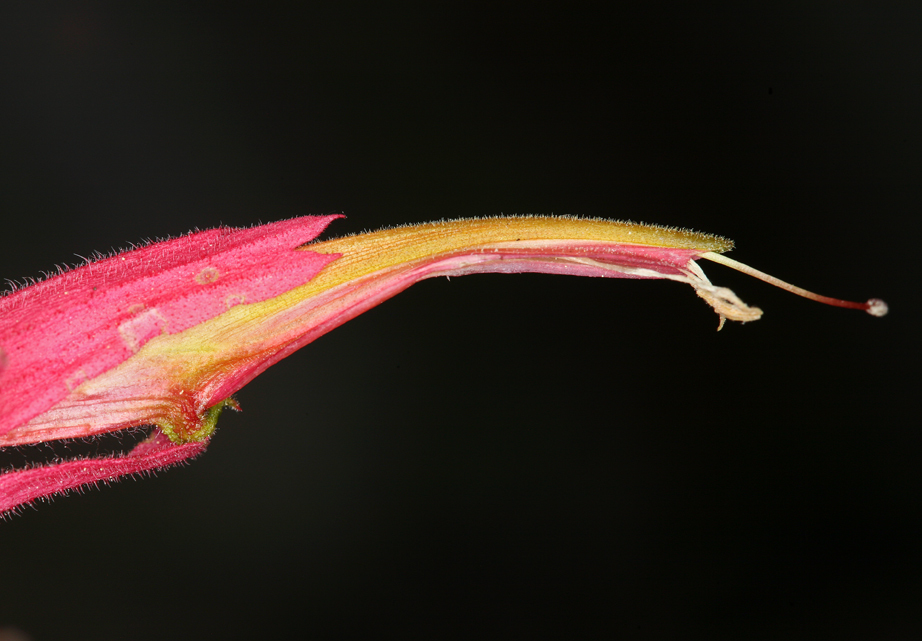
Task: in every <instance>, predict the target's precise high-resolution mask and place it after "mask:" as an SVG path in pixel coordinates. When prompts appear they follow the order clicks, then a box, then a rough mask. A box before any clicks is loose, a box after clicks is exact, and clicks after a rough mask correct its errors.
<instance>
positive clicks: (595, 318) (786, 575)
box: [0, 2, 922, 641]
mask: <svg viewBox="0 0 922 641" xmlns="http://www.w3.org/2000/svg"><path fill="white" fill-rule="evenodd" d="M312 4H313V3H307V6H306V7H305V6H302V5H300V4H298V3H290V4H289V3H279V4H266V3H263V4H259V5H255V4H254V5H253V6H252V7H251V8H249V9H245V10H239V9H235V8H231V5H228V4H225V3H210V4H209V3H197V4H196V5H195V8H190V6H189V5H188V3H163V2H149V3H148V2H132V3H86V2H81V3H77V2H64V3H32V2H19V3H16V2H10V3H4V4H3V7H2V9H0V217H2V238H3V241H4V242H3V244H2V246H3V251H2V252H0V275H2V276H3V277H8V278H11V279H19V280H21V279H22V278H24V277H28V276H37V275H39V274H40V273H41V272H42V270H49V269H52V268H53V266H54V265H55V264H66V263H75V262H78V261H79V258H78V257H77V256H78V255H80V256H87V255H89V254H91V253H92V252H93V251H96V250H99V251H103V252H105V251H108V250H110V249H112V248H118V247H125V246H127V245H128V243H130V242H137V241H141V240H143V239H149V238H155V237H163V236H166V235H176V234H180V233H184V232H186V231H188V230H189V229H191V228H193V227H199V228H208V227H214V226H216V225H219V224H222V223H223V224H227V225H233V226H242V225H250V224H253V223H256V222H259V221H263V222H268V221H273V220H279V219H283V218H288V217H292V216H297V215H303V214H324V213H332V212H344V213H345V214H346V215H347V216H348V218H347V219H345V220H343V221H338V222H336V223H334V225H333V227H332V229H331V230H330V232H329V233H328V234H327V237H330V236H332V235H337V234H339V233H346V232H353V231H361V230H365V229H374V228H377V227H380V226H383V225H389V224H395V223H404V222H416V221H426V220H431V219H438V218H443V217H446V218H448V217H463V216H484V215H495V214H500V213H505V214H514V213H543V214H549V213H554V214H572V215H585V216H604V217H610V218H622V219H632V220H643V221H647V222H655V223H661V224H669V225H678V226H684V227H692V228H696V229H701V230H705V231H710V232H714V233H718V234H723V235H726V236H729V237H731V238H734V239H735V240H736V241H737V250H736V251H734V252H733V254H732V255H733V256H734V257H735V258H737V259H738V260H742V261H744V262H747V263H749V264H751V265H753V266H755V267H758V268H761V269H764V270H766V271H768V272H770V273H773V274H775V275H777V276H779V277H782V278H787V279H790V280H792V281H794V282H796V283H798V284H800V285H803V286H805V287H808V288H811V289H815V290H816V291H819V292H821V293H825V294H829V295H833V296H842V297H845V298H852V299H857V300H864V299H866V298H868V297H870V296H879V297H881V298H884V299H885V300H887V301H888V302H889V303H890V305H891V310H892V311H891V314H890V316H889V317H887V318H885V319H882V320H879V319H874V318H871V317H869V316H867V315H866V314H862V313H859V312H853V311H847V310H838V309H832V308H826V307H823V306H820V305H817V304H815V303H811V302H809V301H806V300H804V299H800V298H797V297H794V296H791V295H789V294H786V293H784V292H781V291H777V290H774V289H772V288H770V287H768V286H766V285H763V284H762V283H759V282H757V281H754V280H751V279H748V278H746V277H743V276H741V275H738V274H735V273H733V272H730V271H729V270H726V269H724V268H722V267H720V266H711V267H709V268H708V272H709V274H710V275H711V277H712V279H713V280H715V282H717V283H718V284H723V285H727V286H730V287H732V288H733V289H734V290H735V291H736V292H737V293H738V294H740V296H741V297H742V298H743V299H744V300H746V301H747V302H749V303H751V304H755V305H758V306H760V307H762V308H763V309H764V310H765V311H766V313H765V317H764V318H763V319H762V320H761V321H759V322H757V323H752V324H748V325H738V324H731V325H729V326H728V327H726V328H725V330H724V331H722V332H720V333H719V334H718V333H716V332H715V331H714V330H715V327H716V322H717V319H716V316H715V315H714V314H713V313H712V312H711V311H710V309H709V308H708V307H707V306H706V305H705V304H704V303H703V302H701V301H700V300H698V299H697V297H696V296H695V294H694V292H693V291H692V290H691V288H688V287H685V286H682V285H678V284H675V283H668V282H639V281H610V280H602V279H578V278H567V277H554V276H540V275H519V276H501V275H489V276H472V277H467V278H458V279H452V280H451V281H450V282H447V281H445V280H444V279H438V280H433V281H427V282H424V283H421V284H419V285H417V286H414V287H413V288H411V289H410V290H409V291H407V292H405V293H403V294H401V295H400V296H399V297H397V298H395V299H393V300H391V301H388V302H387V303H385V304H384V305H382V306H381V307H379V308H376V309H374V310H372V311H371V312H369V313H367V314H365V315H363V316H362V317H360V318H358V319H356V320H354V321H352V322H350V323H348V324H347V325H345V326H343V327H341V328H339V329H337V330H336V331H335V332H333V333H331V334H329V335H327V336H325V337H323V338H321V339H320V340H318V341H317V342H315V343H314V344H312V345H310V346H308V347H307V348H305V349H304V350H302V351H301V352H299V353H298V354H296V355H295V356H293V357H291V358H289V359H287V360H286V361H283V362H282V363H280V364H279V365H277V366H275V367H273V368H272V369H270V370H269V371H268V372H267V373H266V374H264V375H263V376H261V377H260V378H258V379H257V380H256V381H254V382H253V383H252V384H250V385H249V386H247V387H246V388H245V389H244V390H243V391H241V392H240V393H239V395H238V399H239V400H240V402H241V404H242V405H243V408H244V413H243V414H233V413H231V414H228V415H225V416H224V417H222V419H221V423H220V425H219V430H218V433H217V435H216V437H215V438H214V440H213V442H212V445H211V447H210V449H209V451H208V453H207V454H206V455H205V456H203V457H202V458H200V459H199V460H197V461H195V462H194V463H192V464H191V465H189V466H188V467H185V468H181V469H174V470H170V471H167V472H163V473H161V474H159V475H158V476H157V477H156V478H152V479H145V480H138V481H132V480H128V481H123V482H121V483H119V484H116V485H113V486H110V487H106V488H101V489H99V490H90V491H87V492H86V493H84V494H79V495H78V494H72V495H71V496H69V497H67V498H59V499H56V500H55V501H54V502H53V503H51V504H48V503H40V504H38V505H37V507H36V509H35V510H33V509H31V508H27V509H25V510H24V511H23V513H22V514H21V515H19V516H15V517H13V518H11V519H9V520H8V521H6V522H2V523H0V624H4V625H9V626H14V627H16V628H18V629H20V630H23V631H25V632H26V633H28V634H29V636H30V637H31V638H33V639H35V640H37V641H41V640H45V639H65V638H66V639H84V638H86V639H89V638H92V639H141V640H143V639H162V638H195V639H228V638H282V637H283V636H285V635H288V634H292V633H295V632H298V633H303V634H304V636H308V637H310V636H313V637H320V638H322V637H327V636H330V637H335V636H344V637H348V636H363V635H367V636H368V637H369V638H372V637H374V636H380V635H396V634H399V635H401V636H404V637H408V638H414V637H417V638H418V637H424V638H434V637H442V638H444V637H457V638H476V637H478V636H481V635H488V636H499V637H504V638H510V637H518V636H541V635H550V636H558V637H563V638H601V637H608V638H612V637H615V638H689V637H695V636H698V637H702V636H707V637H710V638H733V639H742V638H747V639H759V638H764V639H774V638H785V639H801V638H803V639H807V638H809V639H816V638H823V637H838V638H843V637H854V638H874V639H898V638H909V637H910V636H914V635H918V634H920V633H922V625H920V618H922V615H920V613H919V604H920V603H922V508H920V499H922V473H920V465H919V460H920V456H919V455H920V451H922V436H920V430H919V421H918V418H917V413H916V412H915V398H914V397H915V395H917V394H918V392H917V389H918V382H919V381H918V374H917V373H915V372H916V369H915V367H913V365H914V364H915V360H917V358H918V356H919V338H918V334H917V333H914V332H911V331H910V327H911V326H915V324H916V320H917V318H918V317H917V312H918V291H919V287H918V284H917V282H916V281H915V279H914V278H912V275H913V274H914V273H916V272H917V271H918V268H917V265H916V264H915V262H914V260H912V257H913V256H914V255H916V254H917V253H918V249H917V247H916V246H917V245H918V239H919V231H920V230H919V211H920V205H922V197H920V194H922V190H920V176H922V82H920V80H922V79H920V71H919V70H920V63H922V38H920V30H922V8H920V6H919V5H918V4H915V3H904V4H901V5H899V6H891V7H883V6H880V5H879V4H878V3H847V2H835V3H822V4H815V5H814V4H809V6H800V7H797V8H791V9H788V10H785V9H781V8H777V7H775V8H765V7H762V8H754V7H747V8H740V7H738V6H736V4H734V3H727V4H726V5H723V6H716V7H715V6H674V5H672V4H669V3H650V2H647V3H641V4H642V6H643V8H642V9H636V10H632V9H627V8H621V9H617V8H616V9H613V8H611V7H609V6H607V5H592V4H578V3H542V2H535V3H530V4H529V5H527V6H522V5H503V4H496V3H494V2H463V3H422V4H419V5H410V4H399V5H386V4H385V3H348V2H341V3H336V4H335V6H316V7H313V6H311V5H312Z"/></svg>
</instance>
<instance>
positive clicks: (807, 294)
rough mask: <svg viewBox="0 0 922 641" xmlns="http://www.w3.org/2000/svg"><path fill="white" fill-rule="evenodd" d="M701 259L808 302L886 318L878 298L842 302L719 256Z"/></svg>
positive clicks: (704, 254) (884, 309)
mask: <svg viewBox="0 0 922 641" xmlns="http://www.w3.org/2000/svg"><path fill="white" fill-rule="evenodd" d="M701 258H707V259H708V260H710V261H713V262H715V263H720V264H721V265H726V266H727V267H730V268H731V269H735V270H736V271H738V272H743V273H744V274H748V275H749V276H753V277H755V278H758V279H759V280H762V281H765V282H766V283H768V284H770V285H774V286H775V287H780V288H781V289H785V290H787V291H789V292H791V293H792V294H797V295H798V296H803V297H804V298H809V299H810V300H815V301H816V302H818V303H823V304H825V305H834V306H835V307H848V308H849V309H863V310H864V311H866V312H867V313H868V314H870V315H871V316H886V314H887V311H888V309H887V303H885V302H884V301H882V300H880V299H879V298H871V299H869V300H868V301H867V302H865V303H858V302H854V301H850V300H842V299H840V298H830V297H829V296H820V295H819V294H814V293H813V292H811V291H807V290H806V289H803V288H802V287H798V286H797V285H791V284H790V283H786V282H784V281H783V280H781V279H780V278H775V277H774V276H770V275H768V274H766V273H765V272H760V271H759V270H758V269H753V268H752V267H750V266H749V265H744V264H743V263H740V262H737V261H735V260H733V259H732V258H727V257H726V256H723V255H721V254H715V253H714V252H705V253H703V254H701Z"/></svg>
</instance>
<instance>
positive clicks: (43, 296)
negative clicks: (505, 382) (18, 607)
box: [0, 215, 886, 514]
mask: <svg viewBox="0 0 922 641" xmlns="http://www.w3.org/2000/svg"><path fill="white" fill-rule="evenodd" d="M338 217H339V216H335V215H334V216H316V217H315V216H305V217H301V218H295V219H291V220H286V221H281V222H277V223H271V224H268V225H262V226H258V227H252V228H244V229H232V228H218V229H213V230H209V231H203V232H196V233H192V234H189V235H187V236H184V237H181V238H176V239H172V240H167V241H164V242H158V243H154V244H151V245H148V246H146V247H143V248H140V249H135V250H132V251H128V252H125V253H122V254H118V255H115V256H111V257H108V258H104V259H102V260H98V261H96V262H92V263H89V264H86V265H83V266H81V267H78V268H76V269H73V270H72V271H68V272H65V273H62V274H59V275H56V276H54V277H51V278H49V279H47V280H45V281H43V282H40V283H37V284H35V285H32V286H31V287H25V288H22V289H19V290H17V291H13V292H10V293H8V294H7V295H5V296H3V297H2V298H0V447H5V446H13V445H24V444H34V443H40V442H45V441H50V440H57V439H70V438H80V437H87V436H94V435H98V434H102V433H106V432H111V431H114V430H121V429H125V428H130V427H135V426H139V425H154V426H156V427H155V429H154V431H153V432H152V434H151V436H150V438H148V439H147V440H146V441H144V442H143V443H141V444H139V445H138V446H136V447H135V448H134V449H133V450H131V452H129V453H128V454H126V455H117V456H111V457H101V458H95V459H84V460H75V461H63V462H57V463H54V464H48V465H41V466H35V467H32V468H28V469H23V470H13V471H8V472H5V473H3V474H0V514H2V513H4V512H6V511H9V510H11V509H14V508H15V507H17V506H19V505H22V504H23V503H27V502H29V501H32V500H34V499H36V498H39V497H44V496H48V495H50V494H54V493H58V492H66V491H67V490H70V489H73V488H78V487H81V486H83V485H86V484H90V483H95V482H98V481H108V480H113V479H115V478H117V477H120V476H124V475H128V474H137V473H142V472H147V471H149V470H153V469H159V468H163V467H165V466H169V465H173V464H176V463H179V462H182V461H184V460H187V459H189V458H191V457H193V456H196V455H198V454H200V453H201V452H202V451H204V449H205V446H206V444H207V442H208V440H209V439H210V437H211V435H212V433H213V431H214V427H215V424H216V422H217V418H218V415H219V414H220V411H221V410H222V409H223V408H224V407H227V406H231V407H236V403H235V401H234V400H233V398H232V395H233V394H234V393H235V392H236V391H238V390H239V389H240V388H242V387H243V386H244V385H245V384H246V383H248V382H249V381H250V380H252V379H253V378H254V377H256V376H257V375H259V374H260V373H261V372H262V371H264V370H265V369H266V368H268V367H269V366H271V365H272V364H274V363H276V362H278V361H279V360H281V359H282V358H285V357H286V356H288V355H289V354H291V353H292V352H294V351H295V350H297V349H299V348H301V347H303V346H304V345H306V344H307V343H309V342H311V341H312V340H314V339H315V338H317V337H319V336H321V335H322V334H324V333H326V332H328V331H330V330H331V329H334V328H335V327H337V326H339V325H341V324H342V323H344V322H346V321H347V320H349V319H351V318H354V317H355V316H357V315H359V314H361V313H362V312H364V311H365V310H367V309H370V308H371V307H374V306H375V305H377V304H379V303H381V302H382V301H384V300H386V299H388V298H390V297H391V296H394V295H395V294H397V293H399V292H400V291H402V290H404V289H406V288H407V287H409V286H410V285H412V284H413V283H415V282H418V281H419V280H422V279H425V278H431V277H434V276H457V275H464V274H472V273H484V272H501V273H517V272H542V273H550V274H569V275H575V276H599V277H608V278H641V279H649V278H665V279H670V280H675V281H679V282H684V283H687V284H690V285H691V286H692V287H694V288H695V290H696V292H697V293H698V295H699V296H701V297H702V298H703V299H704V300H705V301H707V302H708V303H709V304H710V305H711V306H712V307H713V308H714V309H715V311H716V312H717V313H718V314H719V316H720V326H722V325H723V322H724V320H725V319H730V320H736V321H751V320H756V319H758V318H759V317H760V316H761V314H762V312H761V310H759V309H758V308H754V307H749V306H747V305H746V304H745V303H743V302H742V301H741V300H740V299H739V298H738V297H737V296H736V295H735V294H734V293H733V292H732V291H730V290H728V289H726V288H722V287H716V286H714V285H713V284H711V283H710V281H709V280H708V279H707V277H706V276H705V275H704V272H703V271H702V270H701V269H700V267H699V266H698V264H697V263H696V262H695V261H696V260H697V259H699V258H705V259H709V260H713V261H716V262H722V263H723V264H725V265H729V266H731V267H734V268H736V269H740V270H741V271H745V272H747V273H749V274H751V275H755V276H756V277H758V278H762V279H763V280H768V281H769V282H773V284H776V285H779V286H782V287H785V288H786V289H789V290H791V291H794V292H795V293H798V294H801V295H804V296H808V297H811V298H814V299H817V300H821V301H822V302H827V303H831V304H836V305H842V306H849V307H858V308H861V309H865V310H866V311H869V312H870V313H872V314H874V315H883V313H886V306H885V305H884V304H883V302H882V301H875V300H872V301H869V302H868V303H851V302H848V301H839V300H837V299H828V298H825V297H819V296H817V295H815V294H812V293H810V292H806V290H801V289H799V288H796V287H794V286H791V285H787V284H786V283H782V282H781V281H777V279H773V278H772V277H771V276H768V275H766V274H762V273H761V272H758V271H756V270H753V269H752V268H749V267H747V266H745V265H742V264H740V263H736V261H732V260H731V259H728V258H726V257H723V256H721V255H720V254H721V253H722V252H725V251H727V250H729V249H731V248H732V246H733V243H732V241H729V240H727V239H725V238H721V237H719V236H713V235H710V234H703V233H697V232H690V231H685V230H680V229H673V228H665V227H658V226H653V225H645V224H634V223H624V222H616V221H608V220H599V219H577V218H559V217H499V218H485V219H467V220H455V221H443V222H438V223H429V224H425V225H414V226H405V227H395V228H392V229H386V230H382V231H378V232H373V233H368V234H360V235H355V236H347V237H344V238H339V239H334V240H329V241H323V242H315V243H312V244H306V243H309V242H310V241H313V240H314V239H316V237H317V236H318V235H319V234H320V233H321V232H322V231H323V230H324V229H325V228H326V227H327V225H328V224H329V223H330V222H331V221H333V220H334V219H336V218H338ZM720 326H719V327H720ZM719 327H718V328H719Z"/></svg>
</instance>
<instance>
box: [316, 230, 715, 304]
mask: <svg viewBox="0 0 922 641" xmlns="http://www.w3.org/2000/svg"><path fill="white" fill-rule="evenodd" d="M564 239H565V240H586V241H605V242H616V243H629V244H633V245H648V246H657V247H672V248H681V249H698V250H701V251H710V252H716V253H722V252H725V251H729V250H730V249H733V241H732V240H729V239H728V238H722V237H720V236H715V235H713V234H705V233H701V232H695V231H690V230H687V229H678V228H674V227H660V226H657V225H648V224H645V223H628V222H621V221H614V220H605V219H602V218H571V217H556V216H520V217H499V218H470V219H463V220H449V221H441V222H434V223H424V224H422V225H408V226H402V227H393V228H390V229H382V230H380V231H376V232H371V233H367V234H358V235H355V236H346V237H343V238H335V239H333V240H327V241H323V242H319V243H312V244H309V245H305V246H304V247H303V249H306V250H310V251H315V252H320V253H324V254H333V253H340V254H343V257H342V258H340V259H339V260H337V261H335V262H334V263H332V264H331V265H328V266H327V267H326V268H325V269H324V270H323V271H322V272H321V273H320V274H318V276H317V277H315V278H314V280H313V281H311V284H312V285H314V286H317V287H318V288H322V289H326V288H328V287H335V286H336V285H339V284H341V283H343V282H346V281H348V280H352V279H355V278H361V277H362V276H365V275H367V274H370V273H372V272H375V271H379V270H381V269H387V268H389V267H393V266H396V265H399V264H402V263H406V262H409V261H412V260H416V259H419V258H422V257H424V256H435V255H438V254H445V253H450V252H453V251H457V250H459V249H461V248H469V247H476V246H478V245H492V244H495V243H508V242H514V241H518V240H564Z"/></svg>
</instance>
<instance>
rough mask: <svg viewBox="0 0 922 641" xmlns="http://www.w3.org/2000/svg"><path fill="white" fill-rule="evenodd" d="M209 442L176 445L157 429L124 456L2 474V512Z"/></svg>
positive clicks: (166, 462)
mask: <svg viewBox="0 0 922 641" xmlns="http://www.w3.org/2000/svg"><path fill="white" fill-rule="evenodd" d="M207 444H208V443H207V441H205V442H193V443H186V444H183V445H174V444H173V443H172V442H171V441H170V439H169V438H167V436H166V435H165V434H163V433H162V432H161V431H160V430H156V431H155V432H154V433H153V435H152V436H151V437H150V438H149V439H147V440H146V441H144V442H142V443H139V444H138V445H137V446H135V448H134V449H133V450H132V451H131V452H130V453H129V454H127V455H125V456H120V457H105V458H93V459H82V460H77V461H67V462H63V463H56V464H50V465H42V466H39V467H33V468H30V469H26V470H17V471H13V472H6V473H4V474H0V515H2V514H4V513H6V512H9V511H10V510H12V509H14V508H16V507H17V506H19V505H22V504H24V503H29V502H30V501H33V500H35V499H37V498H40V497H44V496H49V495H53V494H65V493H67V492H68V491H69V490H73V489H76V488H80V487H83V486H85V485H89V484H95V483H98V482H100V481H103V482H106V483H108V482H111V481H117V480H118V479H119V478H121V477H123V476H127V475H129V474H138V473H143V472H149V471H151V470H156V469H162V468H165V467H170V466H173V465H177V464H179V463H182V462H183V461H185V460H187V459H190V458H192V457H195V456H198V455H199V454H201V453H202V452H204V451H205V448H206V446H207Z"/></svg>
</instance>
